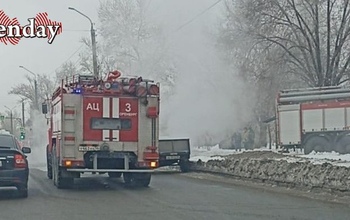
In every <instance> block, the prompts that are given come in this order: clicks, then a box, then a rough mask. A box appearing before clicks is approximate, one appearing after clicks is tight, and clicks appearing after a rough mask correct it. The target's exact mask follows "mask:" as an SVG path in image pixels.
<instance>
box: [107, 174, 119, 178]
mask: <svg viewBox="0 0 350 220" xmlns="http://www.w3.org/2000/svg"><path fill="white" fill-rule="evenodd" d="M108 176H109V177H110V178H120V177H121V176H122V173H108Z"/></svg>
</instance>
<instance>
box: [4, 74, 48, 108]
mask: <svg viewBox="0 0 350 220" xmlns="http://www.w3.org/2000/svg"><path fill="white" fill-rule="evenodd" d="M26 79H27V80H28V83H21V84H18V85H15V86H14V87H12V89H11V90H10V91H9V94H12V95H18V96H20V97H21V98H22V99H26V100H28V101H29V102H30V104H31V106H32V107H33V106H34V103H35V88H34V77H33V76H30V75H26ZM36 80H37V85H38V97H39V103H41V102H43V101H44V100H46V99H48V98H49V97H50V96H51V94H52V92H53V90H54V81H53V80H52V79H51V78H50V77H49V76H48V75H45V74H42V75H37V78H36Z"/></svg>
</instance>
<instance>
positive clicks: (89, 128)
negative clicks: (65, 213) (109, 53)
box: [42, 71, 160, 188]
mask: <svg viewBox="0 0 350 220" xmlns="http://www.w3.org/2000/svg"><path fill="white" fill-rule="evenodd" d="M115 73H118V74H117V76H116V74H115ZM159 103H160V97H159V83H154V82H153V81H151V80H144V79H142V77H138V78H133V77H128V78H127V77H123V78H122V77H120V73H119V72H118V71H115V72H111V73H110V74H109V75H108V76H107V77H106V78H105V79H100V78H96V77H94V76H92V75H75V76H72V77H69V78H66V79H63V80H62V82H61V86H60V87H59V88H57V89H56V91H55V92H54V94H53V96H52V98H51V100H49V101H48V102H46V103H43V106H42V110H43V113H44V114H46V115H49V117H47V118H48V119H49V123H50V128H49V130H48V145H47V152H46V155H47V169H48V171H47V175H48V178H49V179H53V181H54V184H55V185H56V186H57V188H67V187H71V186H72V185H73V184H74V178H80V177H81V174H84V173H92V174H105V173H108V175H109V177H111V178H113V177H121V175H123V179H124V182H125V183H126V184H127V185H132V186H145V187H147V186H148V185H149V184H150V180H151V173H152V172H153V170H154V169H155V168H157V167H158V164H159V162H158V159H159V153H158V139H159V117H158V116H159Z"/></svg>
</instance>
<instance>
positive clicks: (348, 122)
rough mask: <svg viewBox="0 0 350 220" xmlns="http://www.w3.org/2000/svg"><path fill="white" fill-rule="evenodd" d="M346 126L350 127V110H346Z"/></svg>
mask: <svg viewBox="0 0 350 220" xmlns="http://www.w3.org/2000/svg"><path fill="white" fill-rule="evenodd" d="M346 126H350V108H346Z"/></svg>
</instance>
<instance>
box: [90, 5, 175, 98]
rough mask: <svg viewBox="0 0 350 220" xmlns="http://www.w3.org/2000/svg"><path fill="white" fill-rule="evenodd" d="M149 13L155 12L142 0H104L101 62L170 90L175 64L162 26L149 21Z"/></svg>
mask: <svg viewBox="0 0 350 220" xmlns="http://www.w3.org/2000/svg"><path fill="white" fill-rule="evenodd" d="M149 13H152V12H151V11H149V10H148V3H147V2H146V1H142V0H118V1H116V0H107V1H104V2H101V5H100V8H99V19H100V22H101V29H100V35H101V37H102V39H103V42H101V43H100V49H101V50H102V51H103V55H102V56H101V59H100V65H104V66H106V67H107V68H105V69H110V68H118V69H120V70H121V71H122V72H124V73H125V74H128V75H142V76H144V77H151V78H154V79H157V80H159V81H160V82H161V83H162V84H163V85H162V88H165V87H167V88H170V89H171V88H173V87H174V84H175V81H176V77H175V75H176V72H177V69H176V64H175V62H174V61H173V60H172V59H171V57H170V53H169V50H168V48H167V44H166V40H165V39H166V38H165V37H164V36H163V33H162V28H161V26H160V25H157V24H154V23H152V22H150V21H149V20H148V15H149ZM89 66H90V65H89ZM86 69H87V68H86ZM164 91H168V90H164Z"/></svg>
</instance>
